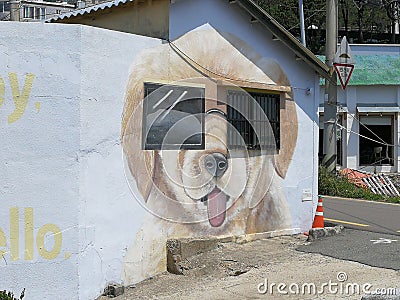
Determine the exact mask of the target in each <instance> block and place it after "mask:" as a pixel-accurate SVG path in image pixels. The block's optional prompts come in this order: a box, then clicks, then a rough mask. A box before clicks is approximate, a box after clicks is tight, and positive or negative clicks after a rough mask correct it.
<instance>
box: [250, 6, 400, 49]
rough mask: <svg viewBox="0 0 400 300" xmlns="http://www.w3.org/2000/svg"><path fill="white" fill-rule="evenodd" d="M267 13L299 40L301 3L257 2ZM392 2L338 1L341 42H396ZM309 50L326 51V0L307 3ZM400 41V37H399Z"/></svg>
mask: <svg viewBox="0 0 400 300" xmlns="http://www.w3.org/2000/svg"><path fill="white" fill-rule="evenodd" d="M256 2H257V4H259V5H260V6H261V7H262V8H263V9H264V10H265V11H266V12H268V13H269V14H270V15H271V16H272V17H273V18H275V19H276V20H277V21H278V22H279V23H280V24H282V25H283V26H284V27H285V28H286V29H287V30H288V31H289V32H290V33H292V34H293V35H294V36H295V37H296V38H298V39H299V40H300V21H299V7H298V5H299V4H298V0H257V1H256ZM388 3H389V0H383V1H381V0H338V4H339V7H338V10H339V11H338V14H339V15H338V19H339V20H338V22H339V24H338V25H339V38H341V37H342V36H344V35H346V36H347V37H348V39H349V40H350V42H354V43H371V42H372V43H374V42H375V43H389V42H390V41H392V42H395V40H394V39H393V37H392V36H391V34H390V32H391V28H392V20H391V19H390V18H389V17H388V15H387V12H386V7H385V5H384V4H388ZM303 6H304V25H305V28H306V43H307V47H308V48H309V49H310V50H311V51H312V52H314V53H316V54H323V53H324V48H325V28H326V26H325V23H326V0H315V1H310V0H308V1H307V0H304V3H303ZM397 39H398V37H397Z"/></svg>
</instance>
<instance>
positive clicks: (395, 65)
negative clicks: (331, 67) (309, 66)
mask: <svg viewBox="0 0 400 300" xmlns="http://www.w3.org/2000/svg"><path fill="white" fill-rule="evenodd" d="M353 56H354V58H355V61H356V64H355V67H354V71H353V74H352V75H351V78H350V81H349V85H400V72H399V70H400V55H386V54H384V55H380V54H374V55H364V54H363V55H357V54H356V55H354V53H353ZM318 58H319V59H320V60H321V61H324V60H325V56H322V55H319V56H318ZM321 84H323V82H321Z"/></svg>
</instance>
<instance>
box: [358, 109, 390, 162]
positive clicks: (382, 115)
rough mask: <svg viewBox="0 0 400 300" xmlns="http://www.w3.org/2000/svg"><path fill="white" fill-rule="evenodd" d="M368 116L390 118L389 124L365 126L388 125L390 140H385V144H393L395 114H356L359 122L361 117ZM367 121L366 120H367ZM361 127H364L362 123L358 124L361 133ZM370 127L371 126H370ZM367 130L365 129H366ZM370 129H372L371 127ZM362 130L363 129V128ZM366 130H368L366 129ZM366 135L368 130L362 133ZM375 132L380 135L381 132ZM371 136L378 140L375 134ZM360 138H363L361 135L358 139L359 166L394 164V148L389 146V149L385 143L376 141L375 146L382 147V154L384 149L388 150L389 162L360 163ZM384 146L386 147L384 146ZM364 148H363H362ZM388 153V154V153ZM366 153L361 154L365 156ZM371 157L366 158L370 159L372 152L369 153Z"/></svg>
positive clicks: (384, 151)
mask: <svg viewBox="0 0 400 300" xmlns="http://www.w3.org/2000/svg"><path fill="white" fill-rule="evenodd" d="M368 117H371V118H379V117H380V118H382V117H383V118H388V119H389V118H390V125H370V124H365V126H390V140H391V141H389V142H386V143H387V144H394V137H395V133H394V131H395V119H396V116H395V114H393V113H359V114H358V115H357V118H358V120H360V122H362V120H361V119H363V118H368ZM367 123H368V122H367ZM363 124H364V122H363ZM362 127H364V126H363V125H361V124H359V130H358V131H359V134H360V135H361V134H362V133H361V128H362ZM370 129H371V128H370ZM366 130H367V129H366ZM371 130H372V129H371ZM363 131H364V130H363ZM367 131H368V130H367ZM374 132H375V131H374ZM364 134H365V135H366V136H368V135H369V133H368V132H366V133H364ZM375 134H377V135H378V136H381V135H382V134H381V132H380V133H377V132H375ZM371 138H373V139H375V140H378V138H376V137H375V136H373V135H372V136H371ZM362 139H364V138H363V137H361V136H360V137H359V140H358V165H359V166H360V167H382V166H390V167H393V166H394V165H395V161H394V160H395V149H394V147H391V150H389V147H390V146H386V145H383V144H378V143H376V147H382V148H383V149H382V154H386V151H387V152H388V156H389V157H388V159H389V163H382V162H383V161H382V162H380V163H375V162H373V163H364V162H363V163H361V156H362V154H361V152H362V149H361V143H362V142H361V140H362ZM385 147H386V148H385ZM364 150H365V149H364ZM364 152H368V151H364ZM369 152H371V151H369ZM389 153H390V154H389ZM365 155H366V154H363V156H365ZM369 155H370V156H371V157H369V158H368V160H370V159H372V155H373V153H371V154H369Z"/></svg>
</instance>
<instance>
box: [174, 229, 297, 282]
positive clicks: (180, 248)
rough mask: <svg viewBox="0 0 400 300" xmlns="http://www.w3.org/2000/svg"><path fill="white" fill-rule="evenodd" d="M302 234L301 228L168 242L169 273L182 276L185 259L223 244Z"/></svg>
mask: <svg viewBox="0 0 400 300" xmlns="http://www.w3.org/2000/svg"><path fill="white" fill-rule="evenodd" d="M298 233H300V229H299V228H293V229H283V230H276V231H268V232H261V233H252V234H244V235H238V236H224V237H205V238H197V239H196V238H182V239H169V240H167V244H166V248H167V271H168V272H170V273H172V274H177V275H181V274H183V269H182V267H181V265H180V263H181V262H182V261H184V260H185V259H187V258H189V257H192V256H195V255H198V254H201V253H204V252H207V251H210V250H213V249H217V248H218V247H219V245H220V244H222V243H237V244H245V243H248V242H252V241H256V240H261V239H267V238H273V237H277V236H282V235H294V234H298Z"/></svg>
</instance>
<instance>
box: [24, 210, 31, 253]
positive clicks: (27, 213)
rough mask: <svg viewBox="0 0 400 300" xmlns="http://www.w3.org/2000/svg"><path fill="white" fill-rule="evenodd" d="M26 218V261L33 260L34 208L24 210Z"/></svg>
mask: <svg viewBox="0 0 400 300" xmlns="http://www.w3.org/2000/svg"><path fill="white" fill-rule="evenodd" d="M24 216H25V260H32V259H33V208H32V207H27V208H25V210H24Z"/></svg>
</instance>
